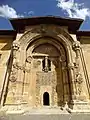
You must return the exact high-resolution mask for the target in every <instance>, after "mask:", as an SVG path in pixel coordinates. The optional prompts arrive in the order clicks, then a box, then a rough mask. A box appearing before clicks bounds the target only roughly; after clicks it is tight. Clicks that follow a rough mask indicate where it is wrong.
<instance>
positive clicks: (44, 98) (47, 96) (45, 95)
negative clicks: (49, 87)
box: [43, 92, 49, 106]
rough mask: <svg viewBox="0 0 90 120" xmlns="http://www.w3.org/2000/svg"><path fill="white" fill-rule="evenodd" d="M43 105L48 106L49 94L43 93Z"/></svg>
mask: <svg viewBox="0 0 90 120" xmlns="http://www.w3.org/2000/svg"><path fill="white" fill-rule="evenodd" d="M43 105H47V106H48V105H49V93H48V92H45V93H44V94H43Z"/></svg>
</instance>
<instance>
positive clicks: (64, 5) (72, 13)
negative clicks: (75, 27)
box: [57, 0, 90, 20]
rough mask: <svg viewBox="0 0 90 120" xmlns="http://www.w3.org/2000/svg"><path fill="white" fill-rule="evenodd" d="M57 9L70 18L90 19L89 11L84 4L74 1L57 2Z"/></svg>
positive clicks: (63, 0) (60, 0) (61, 0)
mask: <svg viewBox="0 0 90 120" xmlns="http://www.w3.org/2000/svg"><path fill="white" fill-rule="evenodd" d="M57 1H58V3H57V7H58V8H61V9H62V10H64V11H65V12H66V13H67V15H68V16H69V17H71V18H82V19H84V20H85V19H86V17H90V9H89V8H86V7H85V6H84V3H81V4H79V3H76V2H75V1H74V0H68V1H66V0H57Z"/></svg>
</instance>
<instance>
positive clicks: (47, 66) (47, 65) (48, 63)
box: [42, 58, 51, 72]
mask: <svg viewBox="0 0 90 120" xmlns="http://www.w3.org/2000/svg"><path fill="white" fill-rule="evenodd" d="M42 70H43V71H46V72H48V71H51V61H50V60H49V59H48V58H44V60H43V61H42Z"/></svg>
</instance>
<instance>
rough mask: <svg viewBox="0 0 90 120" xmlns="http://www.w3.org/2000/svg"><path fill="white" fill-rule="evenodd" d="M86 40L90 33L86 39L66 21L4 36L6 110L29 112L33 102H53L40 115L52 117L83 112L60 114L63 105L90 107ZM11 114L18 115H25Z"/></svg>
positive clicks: (0, 63)
mask: <svg viewBox="0 0 90 120" xmlns="http://www.w3.org/2000/svg"><path fill="white" fill-rule="evenodd" d="M20 36H21V37H20ZM71 36H73V37H71ZM74 37H75V39H74ZM84 40H86V38H85V39H83V42H82V43H80V42H79V41H77V39H76V35H73V34H70V33H69V32H68V31H67V30H65V27H63V26H62V27H60V26H57V25H46V24H44V25H43V24H42V25H36V26H35V25H34V26H30V28H29V27H28V30H26V31H25V33H22V34H20V35H19V33H18V35H17V37H16V39H15V40H14V41H12V39H10V40H9V39H8V40H7V38H4V39H1V38H0V54H1V55H0V56H1V57H0V75H1V76H0V77H1V78H0V95H1V96H0V100H1V109H2V107H3V105H4V107H3V108H5V109H4V111H5V112H6V113H9V112H10V113H14V112H16V113H18V112H25V111H24V110H26V109H27V107H30V108H32V109H33V108H43V109H44V107H45V106H49V107H50V109H51V113H50V114H51V115H50V116H48V115H46V116H45V115H43V116H42V114H44V112H45V113H46V111H47V110H48V109H47V110H46V108H45V110H46V111H44V112H42V111H40V115H38V116H37V115H36V117H37V119H41V118H42V119H44V120H45V119H47V117H48V119H51V118H53V119H55V120H56V119H59V118H60V119H62V118H64V119H66V118H67V119H72V120H74V119H75V118H76V119H77V118H78V119H79V118H80V119H81V117H82V116H83V114H80V115H79V116H78V117H77V116H76V114H73V115H71V114H65V116H67V117H66V118H65V116H63V112H62V115H60V114H57V116H56V114H55V115H54V112H55V111H57V110H58V109H59V108H62V109H64V108H65V109H67V111H68V112H71V111H72V112H76V113H78V112H84V113H85V111H86V112H90V86H89V84H90V80H89V77H88V76H89V74H90V68H89V65H90V63H89V58H90V55H89V52H88V51H89V49H90V47H89V43H88V44H86V43H84ZM7 41H8V42H7ZM11 46H12V47H11ZM45 93H47V95H48V97H47V96H46V99H48V101H49V102H48V103H47V100H46V99H45V96H44V94H45ZM45 102H46V103H45ZM22 106H23V107H22ZM52 107H56V108H57V109H54V110H53V109H52ZM35 110H36V109H35ZM41 110H42V109H41ZM31 112H32V110H31ZM34 112H35V111H34ZM48 112H49V110H48ZM57 112H60V111H57ZM66 113H67V112H66ZM88 116H89V115H88ZM8 117H9V116H8ZM10 117H11V118H10V119H13V120H14V119H15V120H16V119H21V118H22V115H21V116H18V115H17V116H15V115H13V116H10ZM26 117H27V120H28V119H31V120H32V119H33V117H34V116H33V115H30V116H24V117H23V118H22V119H26ZM49 117H50V118H49ZM5 119H8V118H5ZM35 119H36V118H35ZM82 119H84V118H82ZM87 119H88V117H87Z"/></svg>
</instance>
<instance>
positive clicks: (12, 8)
mask: <svg viewBox="0 0 90 120" xmlns="http://www.w3.org/2000/svg"><path fill="white" fill-rule="evenodd" d="M47 15H53V16H61V17H70V18H81V19H84V22H83V24H82V26H81V27H80V30H88V31H90V0H0V29H12V26H11V25H10V23H9V21H8V18H18V17H33V16H47Z"/></svg>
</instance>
